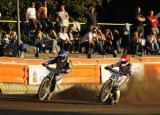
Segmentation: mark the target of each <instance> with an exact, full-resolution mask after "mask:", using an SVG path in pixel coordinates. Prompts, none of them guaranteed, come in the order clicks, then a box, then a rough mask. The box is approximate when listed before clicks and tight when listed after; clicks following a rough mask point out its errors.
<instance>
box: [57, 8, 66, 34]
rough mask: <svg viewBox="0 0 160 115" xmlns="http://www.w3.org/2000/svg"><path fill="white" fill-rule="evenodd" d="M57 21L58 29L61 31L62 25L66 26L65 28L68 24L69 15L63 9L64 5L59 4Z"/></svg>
mask: <svg viewBox="0 0 160 115" xmlns="http://www.w3.org/2000/svg"><path fill="white" fill-rule="evenodd" d="M57 22H58V25H59V27H60V31H61V29H62V27H63V26H66V27H67V28H68V26H69V15H68V13H67V12H66V11H65V6H64V5H61V6H60V10H59V11H58V13H57Z"/></svg>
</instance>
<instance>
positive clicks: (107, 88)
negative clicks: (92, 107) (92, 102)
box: [100, 79, 112, 103]
mask: <svg viewBox="0 0 160 115" xmlns="http://www.w3.org/2000/svg"><path fill="white" fill-rule="evenodd" d="M111 88H112V80H110V79H109V80H107V81H106V82H105V83H104V84H103V87H102V89H101V92H100V101H101V102H102V103H105V102H107V100H108V98H109V95H110V92H111Z"/></svg>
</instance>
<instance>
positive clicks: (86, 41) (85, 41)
mask: <svg viewBox="0 0 160 115" xmlns="http://www.w3.org/2000/svg"><path fill="white" fill-rule="evenodd" d="M96 37H97V29H96V27H93V28H92V29H91V31H90V32H88V33H86V34H85V35H84V37H83V38H82V43H81V48H82V47H84V48H85V53H86V54H88V53H92V52H93V49H94V45H95V44H94V40H95V39H96ZM82 52H83V51H82Z"/></svg>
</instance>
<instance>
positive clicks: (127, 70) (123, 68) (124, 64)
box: [105, 54, 133, 104]
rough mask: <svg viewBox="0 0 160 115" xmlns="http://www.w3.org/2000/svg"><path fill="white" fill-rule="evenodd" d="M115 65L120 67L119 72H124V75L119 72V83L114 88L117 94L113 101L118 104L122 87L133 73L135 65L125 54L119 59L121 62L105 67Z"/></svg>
mask: <svg viewBox="0 0 160 115" xmlns="http://www.w3.org/2000/svg"><path fill="white" fill-rule="evenodd" d="M114 67H118V68H119V73H123V75H122V74H119V75H120V76H119V77H118V84H117V85H116V86H115V87H114V89H113V90H114V92H115V96H114V99H113V102H112V103H114V104H116V103H117V102H118V101H119V98H120V87H121V86H122V85H123V84H124V83H125V82H126V78H127V77H128V76H131V75H132V74H133V67H132V64H131V63H130V57H129V55H128V54H124V55H123V56H122V57H121V59H120V60H119V62H117V63H115V64H111V65H108V66H106V67H105V69H106V70H108V69H112V68H114Z"/></svg>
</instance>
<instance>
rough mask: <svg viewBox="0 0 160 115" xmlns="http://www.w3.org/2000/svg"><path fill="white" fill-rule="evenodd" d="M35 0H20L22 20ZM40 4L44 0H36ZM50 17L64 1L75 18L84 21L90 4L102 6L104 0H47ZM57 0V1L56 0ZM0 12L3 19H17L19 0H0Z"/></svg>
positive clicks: (53, 15)
mask: <svg viewBox="0 0 160 115" xmlns="http://www.w3.org/2000/svg"><path fill="white" fill-rule="evenodd" d="M31 1H33V0H19V2H20V3H19V6H20V15H21V20H24V19H25V13H26V9H27V8H28V7H29V6H30V3H31ZM35 1H36V3H37V4H38V6H40V3H41V2H42V1H43V0H35ZM47 1H48V12H49V17H50V18H51V19H52V20H54V18H55V16H56V15H55V14H56V11H57V10H58V8H59V4H61V3H63V4H65V6H66V11H67V12H68V13H69V15H70V16H71V17H72V19H73V20H75V19H77V18H80V20H81V21H84V20H85V19H84V17H83V15H84V12H85V11H86V10H87V8H88V6H89V5H94V6H96V7H101V5H102V0H47ZM56 1H57V2H56ZM0 12H1V13H2V19H7V20H16V19H17V0H0Z"/></svg>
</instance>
